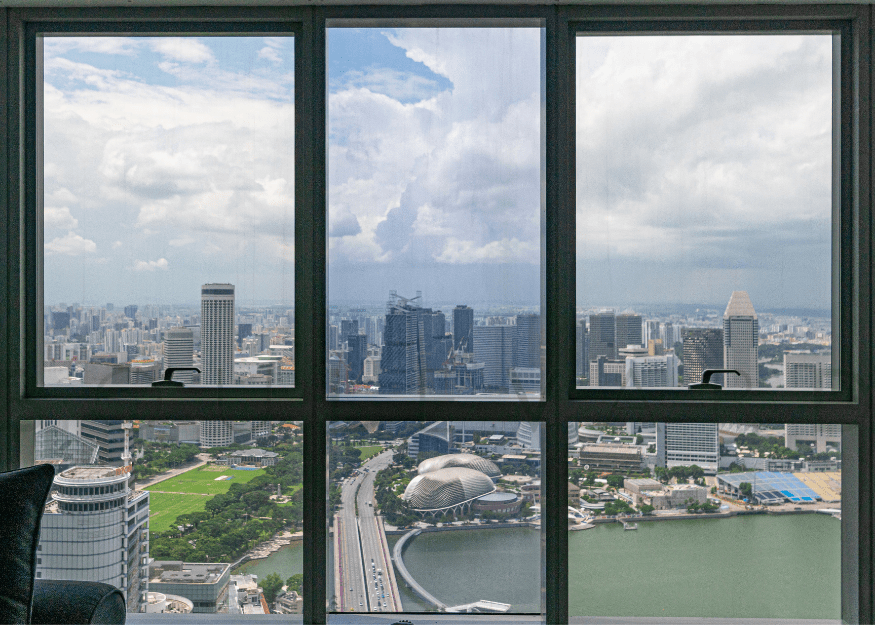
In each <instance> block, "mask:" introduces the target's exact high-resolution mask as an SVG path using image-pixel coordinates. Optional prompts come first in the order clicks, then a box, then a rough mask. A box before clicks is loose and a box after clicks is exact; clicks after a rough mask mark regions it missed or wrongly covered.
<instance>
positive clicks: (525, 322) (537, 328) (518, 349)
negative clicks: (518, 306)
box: [513, 315, 541, 369]
mask: <svg viewBox="0 0 875 625" xmlns="http://www.w3.org/2000/svg"><path fill="white" fill-rule="evenodd" d="M513 366H514V367H518V368H520V369H540V368H541V315H517V318H516V332H515V333H514V357H513Z"/></svg>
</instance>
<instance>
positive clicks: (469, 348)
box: [453, 304, 474, 352]
mask: <svg viewBox="0 0 875 625" xmlns="http://www.w3.org/2000/svg"><path fill="white" fill-rule="evenodd" d="M453 349H455V350H456V351H459V350H462V351H465V352H473V351H474V309H473V308H471V307H470V306H465V305H463V304H459V305H458V306H456V307H455V308H453Z"/></svg>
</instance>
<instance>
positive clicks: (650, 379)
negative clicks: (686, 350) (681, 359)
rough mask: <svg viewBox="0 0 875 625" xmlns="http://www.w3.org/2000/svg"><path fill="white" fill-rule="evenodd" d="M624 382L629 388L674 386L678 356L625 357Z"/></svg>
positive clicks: (675, 384) (676, 383)
mask: <svg viewBox="0 0 875 625" xmlns="http://www.w3.org/2000/svg"><path fill="white" fill-rule="evenodd" d="M621 351H622V350H621ZM624 382H625V386H626V387H631V388H662V387H670V388H676V387H677V385H678V358H677V356H675V355H674V354H668V355H666V356H645V357H643V358H638V357H634V358H626V376H625V380H624Z"/></svg>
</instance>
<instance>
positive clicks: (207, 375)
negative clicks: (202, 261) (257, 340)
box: [201, 284, 234, 384]
mask: <svg viewBox="0 0 875 625" xmlns="http://www.w3.org/2000/svg"><path fill="white" fill-rule="evenodd" d="M201 353H202V354H203V357H202V359H201V360H202V362H201V369H202V371H201V381H202V382H203V383H204V384H231V383H232V382H233V381H234V285H233V284H205V285H203V286H202V287H201Z"/></svg>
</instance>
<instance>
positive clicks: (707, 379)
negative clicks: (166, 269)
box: [168, 369, 741, 391]
mask: <svg viewBox="0 0 875 625" xmlns="http://www.w3.org/2000/svg"><path fill="white" fill-rule="evenodd" d="M168 371H170V370H169V369H168ZM715 373H734V374H735V375H737V376H740V375H741V373H739V372H738V371H736V370H735V369H705V370H704V371H703V372H702V381H701V382H699V383H698V384H690V385H689V386H688V387H687V388H689V389H690V390H693V391H701V390H708V391H719V390H722V389H723V387H722V386H721V385H719V384H717V383H716V382H712V381H711V376H712V375H714V374H715Z"/></svg>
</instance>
